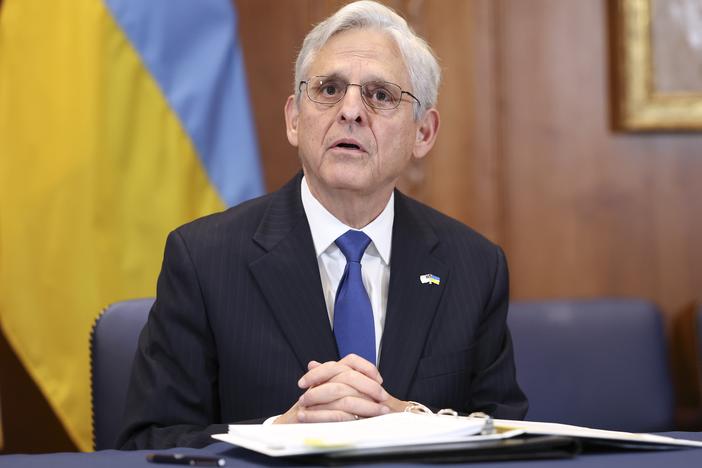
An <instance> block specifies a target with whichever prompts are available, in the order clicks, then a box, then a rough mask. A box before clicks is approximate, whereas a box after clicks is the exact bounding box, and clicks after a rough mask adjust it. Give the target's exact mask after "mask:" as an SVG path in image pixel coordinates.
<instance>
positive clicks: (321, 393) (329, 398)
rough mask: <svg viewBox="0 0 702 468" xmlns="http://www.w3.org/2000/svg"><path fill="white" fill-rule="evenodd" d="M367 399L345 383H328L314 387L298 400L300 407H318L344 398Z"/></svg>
mask: <svg viewBox="0 0 702 468" xmlns="http://www.w3.org/2000/svg"><path fill="white" fill-rule="evenodd" d="M351 396H352V397H359V398H369V397H365V396H364V395H363V394H361V393H359V392H358V390H356V389H355V388H353V387H352V386H350V385H346V384H345V383H336V382H327V383H325V384H323V385H319V386H317V387H312V388H310V389H309V390H307V391H306V392H305V393H303V394H302V395H301V396H300V399H299V400H298V403H299V404H300V406H317V405H325V404H328V403H332V402H334V401H336V400H339V399H341V398H344V397H351Z"/></svg>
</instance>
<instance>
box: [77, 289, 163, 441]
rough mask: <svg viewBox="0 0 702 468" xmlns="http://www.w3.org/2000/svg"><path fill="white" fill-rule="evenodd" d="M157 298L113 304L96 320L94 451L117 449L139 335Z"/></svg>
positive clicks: (92, 356) (92, 347) (92, 339)
mask: <svg viewBox="0 0 702 468" xmlns="http://www.w3.org/2000/svg"><path fill="white" fill-rule="evenodd" d="M153 303H154V299H134V300H130V301H124V302H118V303H116V304H112V305H111V306H109V307H108V308H107V309H105V310H104V311H103V313H102V314H101V315H100V316H99V317H98V318H97V320H96V321H95V325H93V330H92V333H91V336H90V367H91V384H92V405H93V445H94V448H95V450H103V449H108V448H115V445H116V443H117V436H118V435H119V431H120V429H121V427H120V425H121V423H122V413H123V412H124V405H125V402H126V399H127V387H128V386H129V378H130V376H131V371H132V362H133V361H134V354H135V353H136V349H137V341H138V338H139V333H140V332H141V330H142V328H144V324H145V323H146V319H147V317H148V316H149V310H150V309H151V306H152V305H153Z"/></svg>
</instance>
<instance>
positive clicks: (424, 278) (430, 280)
mask: <svg viewBox="0 0 702 468" xmlns="http://www.w3.org/2000/svg"><path fill="white" fill-rule="evenodd" d="M419 281H421V282H422V284H436V285H439V284H441V278H439V277H438V276H436V275H432V274H431V273H427V274H426V275H419Z"/></svg>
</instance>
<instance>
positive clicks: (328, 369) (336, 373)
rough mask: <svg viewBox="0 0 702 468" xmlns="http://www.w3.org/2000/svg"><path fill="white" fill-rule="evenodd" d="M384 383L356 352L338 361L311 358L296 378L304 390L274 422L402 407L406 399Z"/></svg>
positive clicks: (326, 418)
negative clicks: (390, 390)
mask: <svg viewBox="0 0 702 468" xmlns="http://www.w3.org/2000/svg"><path fill="white" fill-rule="evenodd" d="M382 383H383V378H382V377H381V375H380V372H378V369H377V368H376V367H375V366H374V365H373V364H371V363H370V362H368V361H366V360H365V359H363V358H362V357H360V356H357V355H355V354H349V355H348V356H345V357H344V358H343V359H340V360H339V361H329V362H325V363H319V362H317V361H310V363H309V364H308V365H307V373H306V374H305V375H303V376H302V377H301V378H300V380H299V381H298V382H297V385H298V386H299V387H300V388H302V389H305V393H303V394H302V395H301V396H300V398H299V400H298V401H297V402H296V403H295V404H294V405H293V406H292V407H291V408H290V409H289V410H288V411H287V412H285V414H282V415H280V416H279V417H278V418H277V419H275V421H273V423H274V424H285V423H302V422H337V421H350V420H353V419H358V418H359V417H362V418H370V417H373V416H380V415H382V414H387V413H392V412H398V411H403V410H404V409H405V408H406V407H407V402H404V401H401V400H398V399H397V398H395V397H393V396H391V395H390V394H389V393H388V392H387V391H385V389H384V388H383V387H382Z"/></svg>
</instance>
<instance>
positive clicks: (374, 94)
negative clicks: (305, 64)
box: [307, 76, 402, 109]
mask: <svg viewBox="0 0 702 468" xmlns="http://www.w3.org/2000/svg"><path fill="white" fill-rule="evenodd" d="M349 86H360V87H361V97H362V99H363V100H364V102H365V103H366V104H368V105H369V106H370V107H374V108H376V109H394V108H396V107H397V106H398V105H399V104H400V100H401V99H402V88H400V87H399V86H398V85H396V84H394V83H388V82H386V81H368V82H366V83H362V84H361V85H357V84H354V83H347V82H346V81H344V80H341V79H339V78H334V77H326V76H314V77H312V78H310V80H309V81H308V82H307V95H308V96H309V98H310V99H311V100H312V101H314V102H318V103H320V104H336V103H337V102H339V101H340V100H341V99H342V98H343V97H344V95H345V94H346V90H347V89H348V87H349Z"/></svg>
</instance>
